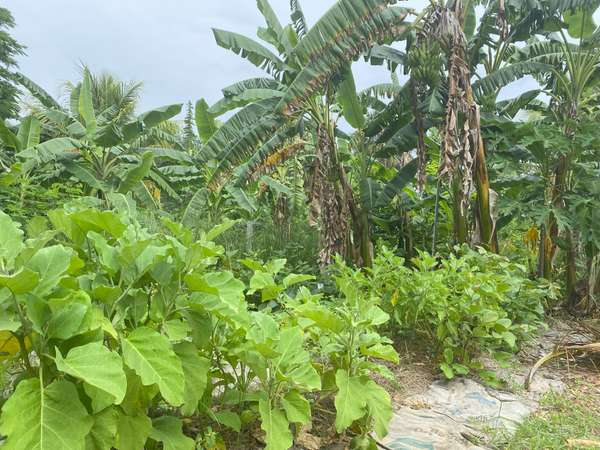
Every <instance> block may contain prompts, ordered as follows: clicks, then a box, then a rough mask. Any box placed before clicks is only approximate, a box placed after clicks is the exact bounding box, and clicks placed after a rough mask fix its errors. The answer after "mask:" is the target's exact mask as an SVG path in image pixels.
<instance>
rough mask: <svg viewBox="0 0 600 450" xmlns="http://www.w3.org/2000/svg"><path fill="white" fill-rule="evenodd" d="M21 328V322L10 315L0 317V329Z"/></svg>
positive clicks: (13, 329) (15, 329)
mask: <svg viewBox="0 0 600 450" xmlns="http://www.w3.org/2000/svg"><path fill="white" fill-rule="evenodd" d="M19 328H21V322H19V321H17V320H13V319H11V318H10V317H0V331H13V332H14V331H17V330H18V329H19Z"/></svg>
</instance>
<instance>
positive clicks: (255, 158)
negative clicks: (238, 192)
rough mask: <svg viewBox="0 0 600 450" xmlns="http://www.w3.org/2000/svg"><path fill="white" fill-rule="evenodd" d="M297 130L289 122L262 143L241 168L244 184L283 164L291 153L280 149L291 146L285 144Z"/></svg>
mask: <svg viewBox="0 0 600 450" xmlns="http://www.w3.org/2000/svg"><path fill="white" fill-rule="evenodd" d="M296 132H297V131H296V128H295V127H294V126H292V125H289V124H288V125H284V126H283V127H281V128H279V129H278V130H277V131H276V132H275V133H273V135H272V136H271V138H270V139H268V140H267V141H266V142H265V143H264V144H262V145H261V146H260V148H259V149H258V150H257V151H256V153H254V155H252V157H251V158H250V159H249V160H248V161H247V162H246V163H245V164H244V165H243V166H242V167H241V168H240V171H239V174H238V181H239V182H240V183H241V184H244V183H246V182H247V181H248V180H250V179H254V178H256V176H258V175H262V174H264V173H267V172H269V171H270V170H272V169H273V168H274V167H275V166H276V165H277V164H281V163H282V162H283V161H284V160H285V159H286V158H287V157H289V154H288V153H285V154H282V153H280V152H279V151H278V150H280V149H283V148H289V147H287V146H285V144H286V142H287V141H288V140H289V139H290V138H292V137H293V136H294V135H295V134H296ZM293 150H295V149H293ZM217 170H219V169H217Z"/></svg>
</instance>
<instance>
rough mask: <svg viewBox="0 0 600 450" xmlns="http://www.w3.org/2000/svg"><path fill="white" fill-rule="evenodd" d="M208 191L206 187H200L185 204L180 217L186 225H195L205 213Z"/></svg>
mask: <svg viewBox="0 0 600 450" xmlns="http://www.w3.org/2000/svg"><path fill="white" fill-rule="evenodd" d="M208 196H209V192H208V189H206V188H205V187H202V188H200V189H198V190H197V191H196V192H195V193H194V195H193V196H192V198H191V200H190V201H189V203H188V204H187V206H186V208H185V211H184V212H183V216H182V217H181V223H182V224H183V225H185V226H187V227H192V226H196V225H197V224H198V222H199V221H200V220H201V219H202V217H203V214H204V213H205V206H206V204H207V203H208Z"/></svg>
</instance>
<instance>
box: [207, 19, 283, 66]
mask: <svg viewBox="0 0 600 450" xmlns="http://www.w3.org/2000/svg"><path fill="white" fill-rule="evenodd" d="M213 34H214V36H215V40H216V41H217V44H218V45H219V46H221V47H223V48H226V49H228V50H231V51H232V52H234V53H235V54H237V55H240V56H241V57H242V58H245V59H247V60H248V61H250V62H251V63H252V64H254V65H255V66H256V67H259V68H261V69H265V70H266V71H267V72H268V73H270V74H272V75H274V76H279V74H280V73H281V72H283V71H284V70H285V68H286V65H285V63H284V62H283V61H282V60H281V59H279V57H278V56H277V55H275V53H273V52H272V51H271V50H269V49H268V48H266V47H264V46H263V45H261V44H259V43H258V42H256V41H254V40H252V39H250V38H248V37H246V36H243V35H241V34H238V33H233V32H231V31H225V30H219V29H216V28H213Z"/></svg>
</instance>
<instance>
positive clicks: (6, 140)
mask: <svg viewBox="0 0 600 450" xmlns="http://www.w3.org/2000/svg"><path fill="white" fill-rule="evenodd" d="M0 140H2V143H3V144H4V146H5V147H8V148H12V149H14V150H15V151H20V150H21V149H22V146H21V141H20V140H19V138H18V137H17V136H16V135H15V134H14V133H13V132H12V131H10V130H9V128H8V127H7V126H6V124H5V123H4V120H3V119H2V120H0Z"/></svg>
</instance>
